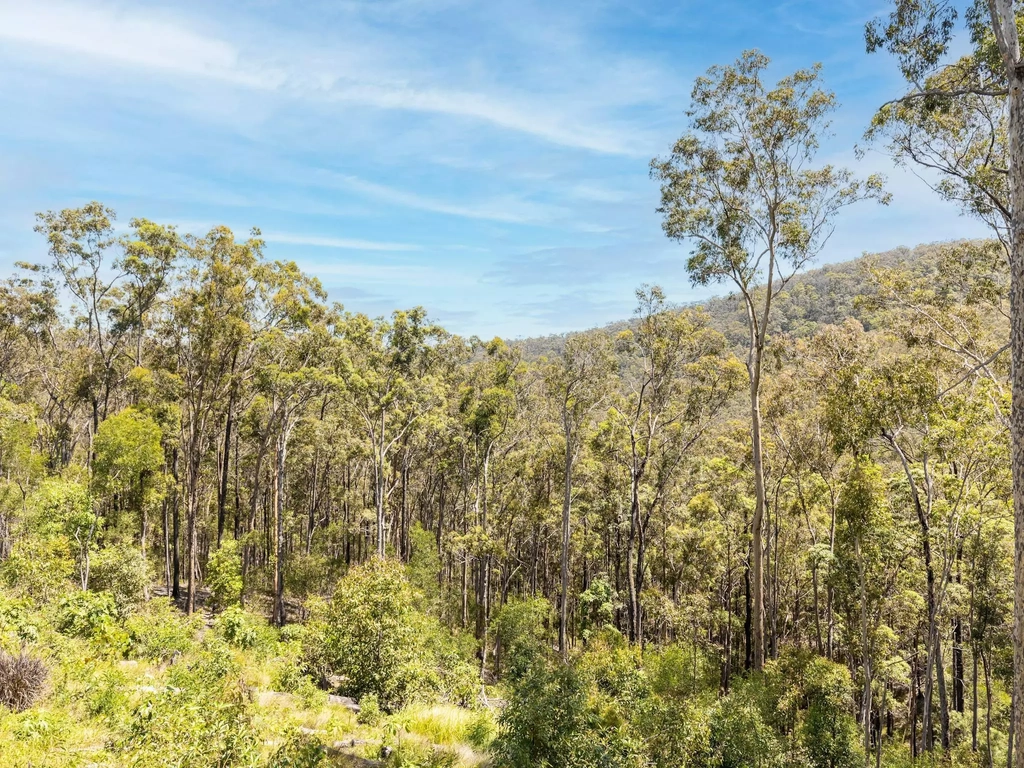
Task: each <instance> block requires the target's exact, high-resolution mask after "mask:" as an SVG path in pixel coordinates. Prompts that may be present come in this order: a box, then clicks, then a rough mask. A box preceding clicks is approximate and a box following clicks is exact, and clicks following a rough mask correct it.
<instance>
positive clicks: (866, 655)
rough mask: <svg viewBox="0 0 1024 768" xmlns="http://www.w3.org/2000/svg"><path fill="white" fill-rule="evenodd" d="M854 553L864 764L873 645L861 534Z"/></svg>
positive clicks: (866, 760)
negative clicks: (861, 683)
mask: <svg viewBox="0 0 1024 768" xmlns="http://www.w3.org/2000/svg"><path fill="white" fill-rule="evenodd" d="M853 546H854V553H855V555H856V557H857V570H858V576H859V583H860V648H861V650H860V652H861V663H862V665H863V667H864V689H863V693H862V694H861V721H862V723H863V725H864V764H865V765H867V764H868V763H869V762H870V760H871V676H872V670H871V646H870V641H869V638H868V598H867V577H866V575H865V573H864V559H863V558H862V557H861V550H860V536H856V537H854V540H853Z"/></svg>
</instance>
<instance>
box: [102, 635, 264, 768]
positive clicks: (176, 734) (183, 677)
mask: <svg viewBox="0 0 1024 768" xmlns="http://www.w3.org/2000/svg"><path fill="white" fill-rule="evenodd" d="M234 655H235V654H234V653H233V651H231V649H230V648H228V647H227V646H225V645H224V644H223V643H213V644H209V645H208V646H207V647H206V648H205V649H204V650H203V652H202V653H200V654H199V655H198V656H197V657H196V658H194V659H193V660H191V661H189V662H188V663H182V664H175V665H174V666H172V667H171V668H170V671H169V673H168V676H167V685H166V686H165V687H163V688H161V689H159V690H157V691H155V692H152V693H149V694H148V695H146V696H145V697H143V698H142V700H141V701H139V703H138V704H137V705H136V706H135V707H134V708H133V709H132V711H131V712H130V713H129V715H128V716H127V717H126V718H125V721H124V722H123V723H122V725H121V727H120V728H119V731H120V738H119V739H117V740H116V741H114V742H113V743H112V745H111V750H112V751H113V752H114V753H115V754H116V759H115V760H114V761H113V762H114V764H116V765H135V766H141V765H150V764H151V763H152V761H153V759H154V757H155V756H158V762H159V764H160V765H166V766H172V765H173V766H185V765H187V766H189V768H229V767H230V768H234V766H254V765H257V764H258V759H259V754H260V749H261V745H260V738H259V732H258V730H257V728H256V726H255V724H254V723H253V718H252V711H251V698H252V697H251V695H250V694H251V692H250V691H249V690H248V689H247V688H246V687H245V686H244V685H243V684H242V683H241V682H240V677H241V671H242V670H241V667H240V666H239V664H238V663H237V662H236V661H235V659H234Z"/></svg>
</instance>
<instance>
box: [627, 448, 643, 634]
mask: <svg viewBox="0 0 1024 768" xmlns="http://www.w3.org/2000/svg"><path fill="white" fill-rule="evenodd" d="M639 529H640V475H639V472H638V471H637V470H636V469H635V468H634V469H633V471H632V478H631V481H630V504H629V537H628V538H627V540H626V583H627V585H628V589H629V594H628V600H627V603H626V618H627V620H628V621H629V639H630V640H632V641H633V642H634V643H636V642H639V641H640V595H639V594H638V590H637V584H636V554H635V550H636V539H637V536H638V534H639Z"/></svg>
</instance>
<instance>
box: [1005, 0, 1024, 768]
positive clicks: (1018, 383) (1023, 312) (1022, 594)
mask: <svg viewBox="0 0 1024 768" xmlns="http://www.w3.org/2000/svg"><path fill="white" fill-rule="evenodd" d="M1004 2H1005V0H1004ZM1010 18H1014V16H1013V13H1012V9H1011V11H1010ZM1013 32H1014V34H1013V37H1014V40H1015V41H1016V27H1014V30H1013ZM1013 54H1014V62H1013V63H1014V65H1015V66H1014V67H1012V69H1011V71H1010V96H1009V104H1010V131H1009V132H1010V137H1009V138H1010V200H1011V210H1012V211H1013V220H1012V222H1011V227H1010V240H1011V247H1010V354H1011V358H1012V360H1011V379H1012V388H1011V391H1012V401H1013V403H1012V408H1011V415H1010V438H1011V443H1012V461H1011V467H1012V472H1013V519H1014V579H1013V582H1014V590H1013V669H1014V673H1013V700H1014V702H1015V706H1014V710H1013V713H1012V718H1013V724H1014V730H1015V731H1016V732H1018V733H1024V706H1020V702H1022V701H1024V72H1021V70H1020V63H1019V62H1020V48H1019V43H1018V44H1017V46H1016V50H1015V51H1013ZM1013 754H1014V764H1015V765H1016V767H1017V768H1024V739H1017V743H1016V744H1015V745H1014V750H1013Z"/></svg>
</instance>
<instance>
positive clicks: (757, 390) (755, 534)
mask: <svg viewBox="0 0 1024 768" xmlns="http://www.w3.org/2000/svg"><path fill="white" fill-rule="evenodd" d="M768 290H771V286H769V287H768ZM762 343H763V342H762V340H761V339H760V338H758V339H757V340H756V343H755V346H754V350H753V356H752V360H751V365H750V369H749V373H750V439H751V449H752V450H751V463H752V469H753V472H754V517H753V519H752V520H751V523H750V595H751V601H752V606H751V612H752V615H751V643H752V646H753V647H752V649H751V650H752V653H751V666H752V667H753V669H755V670H760V669H761V668H762V667H763V666H764V563H763V561H762V558H763V556H764V533H763V528H764V516H765V507H766V506H767V497H766V493H765V487H764V456H763V445H762V442H761V349H760V347H761V344H762Z"/></svg>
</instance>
